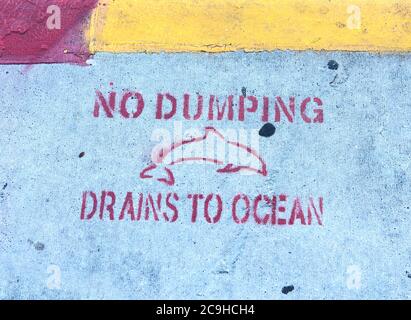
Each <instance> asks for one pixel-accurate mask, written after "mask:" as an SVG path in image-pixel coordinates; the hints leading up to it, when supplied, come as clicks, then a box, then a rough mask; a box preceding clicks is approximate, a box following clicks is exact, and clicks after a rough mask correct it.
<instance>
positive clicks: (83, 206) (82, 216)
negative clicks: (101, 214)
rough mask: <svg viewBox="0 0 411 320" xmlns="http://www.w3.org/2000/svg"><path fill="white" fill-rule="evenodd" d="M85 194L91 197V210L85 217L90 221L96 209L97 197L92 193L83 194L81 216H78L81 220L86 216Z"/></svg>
mask: <svg viewBox="0 0 411 320" xmlns="http://www.w3.org/2000/svg"><path fill="white" fill-rule="evenodd" d="M87 194H89V195H90V196H91V198H92V199H93V209H92V210H91V212H90V213H89V214H88V215H87V217H86V219H87V220H90V219H91V218H93V216H94V214H95V213H96V209H97V196H96V194H95V193H94V192H92V191H89V192H87V191H86V192H83V203H82V204H81V215H80V219H81V220H84V218H85V215H86V202H87Z"/></svg>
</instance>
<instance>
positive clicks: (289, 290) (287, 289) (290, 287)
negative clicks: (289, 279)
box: [281, 285, 294, 294]
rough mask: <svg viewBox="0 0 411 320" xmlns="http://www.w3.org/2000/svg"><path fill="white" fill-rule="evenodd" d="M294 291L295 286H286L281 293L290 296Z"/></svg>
mask: <svg viewBox="0 0 411 320" xmlns="http://www.w3.org/2000/svg"><path fill="white" fill-rule="evenodd" d="M293 290H294V286H293V285H291V286H285V287H283V288H282V289H281V292H282V293H284V294H289V293H290V292H291V291H293Z"/></svg>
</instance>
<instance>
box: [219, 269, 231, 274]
mask: <svg viewBox="0 0 411 320" xmlns="http://www.w3.org/2000/svg"><path fill="white" fill-rule="evenodd" d="M217 273H218V274H228V273H229V272H228V270H219V271H217Z"/></svg>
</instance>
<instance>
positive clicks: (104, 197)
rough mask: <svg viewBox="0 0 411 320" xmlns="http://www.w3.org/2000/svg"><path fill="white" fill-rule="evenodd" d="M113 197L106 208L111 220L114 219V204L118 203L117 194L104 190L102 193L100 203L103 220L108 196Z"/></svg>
mask: <svg viewBox="0 0 411 320" xmlns="http://www.w3.org/2000/svg"><path fill="white" fill-rule="evenodd" d="M107 196H109V197H110V198H111V202H110V204H108V205H107V207H106V210H107V211H108V212H109V213H110V220H114V209H113V207H114V204H115V203H116V195H115V194H114V192H112V191H103V192H102V193H101V203H100V219H101V220H103V211H104V206H105V203H106V197H107Z"/></svg>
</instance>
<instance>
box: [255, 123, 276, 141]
mask: <svg viewBox="0 0 411 320" xmlns="http://www.w3.org/2000/svg"><path fill="white" fill-rule="evenodd" d="M274 133H275V127H274V126H273V125H272V124H271V123H266V124H264V125H263V126H262V127H261V129H260V131H259V132H258V134H259V135H260V136H262V137H266V138H268V137H271V136H272V135H274Z"/></svg>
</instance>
